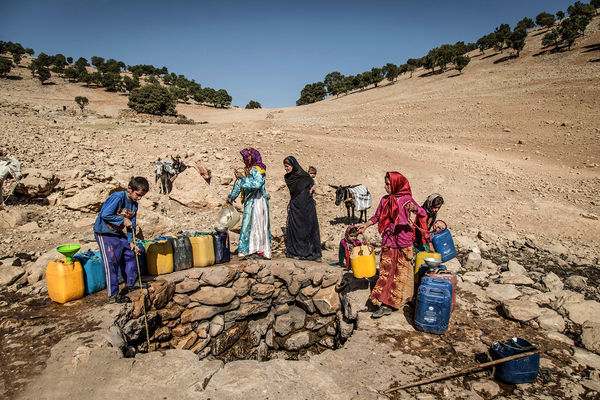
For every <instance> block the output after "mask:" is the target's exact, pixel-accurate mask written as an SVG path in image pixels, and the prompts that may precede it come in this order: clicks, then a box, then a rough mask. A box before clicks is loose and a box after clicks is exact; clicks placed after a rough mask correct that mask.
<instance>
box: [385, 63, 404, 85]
mask: <svg viewBox="0 0 600 400" xmlns="http://www.w3.org/2000/svg"><path fill="white" fill-rule="evenodd" d="M381 71H382V72H383V75H384V76H385V77H386V79H387V80H388V81H390V82H394V81H395V80H396V78H397V77H398V75H400V68H398V66H397V65H396V64H392V63H387V64H385V65H384V66H383V67H382V68H381Z"/></svg>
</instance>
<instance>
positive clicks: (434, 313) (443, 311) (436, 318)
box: [415, 276, 452, 335]
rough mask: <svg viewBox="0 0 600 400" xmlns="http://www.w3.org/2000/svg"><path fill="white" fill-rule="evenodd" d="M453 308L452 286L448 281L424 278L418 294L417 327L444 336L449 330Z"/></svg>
mask: <svg viewBox="0 0 600 400" xmlns="http://www.w3.org/2000/svg"><path fill="white" fill-rule="evenodd" d="M437 281H445V282H444V283H442V282H437ZM451 308H452V284H451V283H450V282H449V281H447V280H446V279H437V278H430V277H427V276H426V277H424V278H423V280H422V283H421V284H420V285H419V290H418V293H417V306H416V309H415V327H416V328H417V329H418V330H420V331H422V332H427V333H435V334H437V335H443V334H444V333H445V332H446V330H447V329H448V323H449V322H450V313H451V312H450V310H451Z"/></svg>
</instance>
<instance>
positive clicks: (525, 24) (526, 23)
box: [515, 17, 535, 30]
mask: <svg viewBox="0 0 600 400" xmlns="http://www.w3.org/2000/svg"><path fill="white" fill-rule="evenodd" d="M533 27H535V22H533V20H532V19H531V18H528V17H525V18H523V19H522V20H520V21H519V22H517V25H516V26H515V30H516V29H521V28H524V29H525V30H527V29H531V28H533Z"/></svg>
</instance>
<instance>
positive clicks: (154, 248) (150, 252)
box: [146, 240, 173, 275]
mask: <svg viewBox="0 0 600 400" xmlns="http://www.w3.org/2000/svg"><path fill="white" fill-rule="evenodd" d="M146 263H147V267H148V274H149V275H163V274H169V273H171V272H173V246H171V242H169V241H168V240H163V241H157V242H154V241H153V242H150V243H148V246H147V247H146Z"/></svg>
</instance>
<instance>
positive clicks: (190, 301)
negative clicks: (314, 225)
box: [117, 260, 355, 362]
mask: <svg viewBox="0 0 600 400" xmlns="http://www.w3.org/2000/svg"><path fill="white" fill-rule="evenodd" d="M342 275H343V272H342V270H341V269H340V268H335V267H331V266H328V265H326V264H320V263H314V262H300V263H294V262H290V261H279V262H278V261H277V260H272V261H260V262H248V263H242V264H239V265H227V264H225V265H221V266H215V267H210V268H202V269H200V268H194V269H191V270H186V271H179V272H176V273H174V274H169V276H165V277H164V278H161V277H159V278H158V279H156V280H154V281H153V282H151V283H150V288H149V289H148V291H147V295H145V296H144V295H143V293H144V292H146V291H136V292H137V293H138V294H135V295H132V299H133V300H134V302H133V303H132V304H129V305H127V306H126V308H125V312H124V314H123V318H120V319H119V321H118V322H117V326H119V327H120V328H121V331H122V333H123V335H124V337H125V338H126V342H127V351H126V355H129V356H131V355H135V353H138V352H146V351H147V350H148V349H147V347H148V346H147V342H146V331H145V327H144V315H143V311H142V301H143V299H145V304H146V310H147V315H148V325H149V333H150V351H157V350H167V349H186V350H190V351H192V352H194V353H196V354H198V356H199V358H200V359H220V360H222V361H224V362H230V361H236V360H248V359H251V360H259V361H266V360H270V359H273V358H279V359H289V360H298V359H305V358H308V357H310V356H312V355H315V354H319V353H321V352H323V351H325V350H335V349H337V348H339V347H340V346H341V345H342V344H343V343H344V342H345V340H346V339H347V338H348V337H350V335H351V334H352V331H353V330H354V326H355V321H354V320H352V319H350V318H348V316H347V313H346V315H345V313H344V305H343V304H344V302H343V301H342V300H341V299H340V294H339V293H338V289H339V283H340V282H341V280H342ZM136 292H134V293H136Z"/></svg>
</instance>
